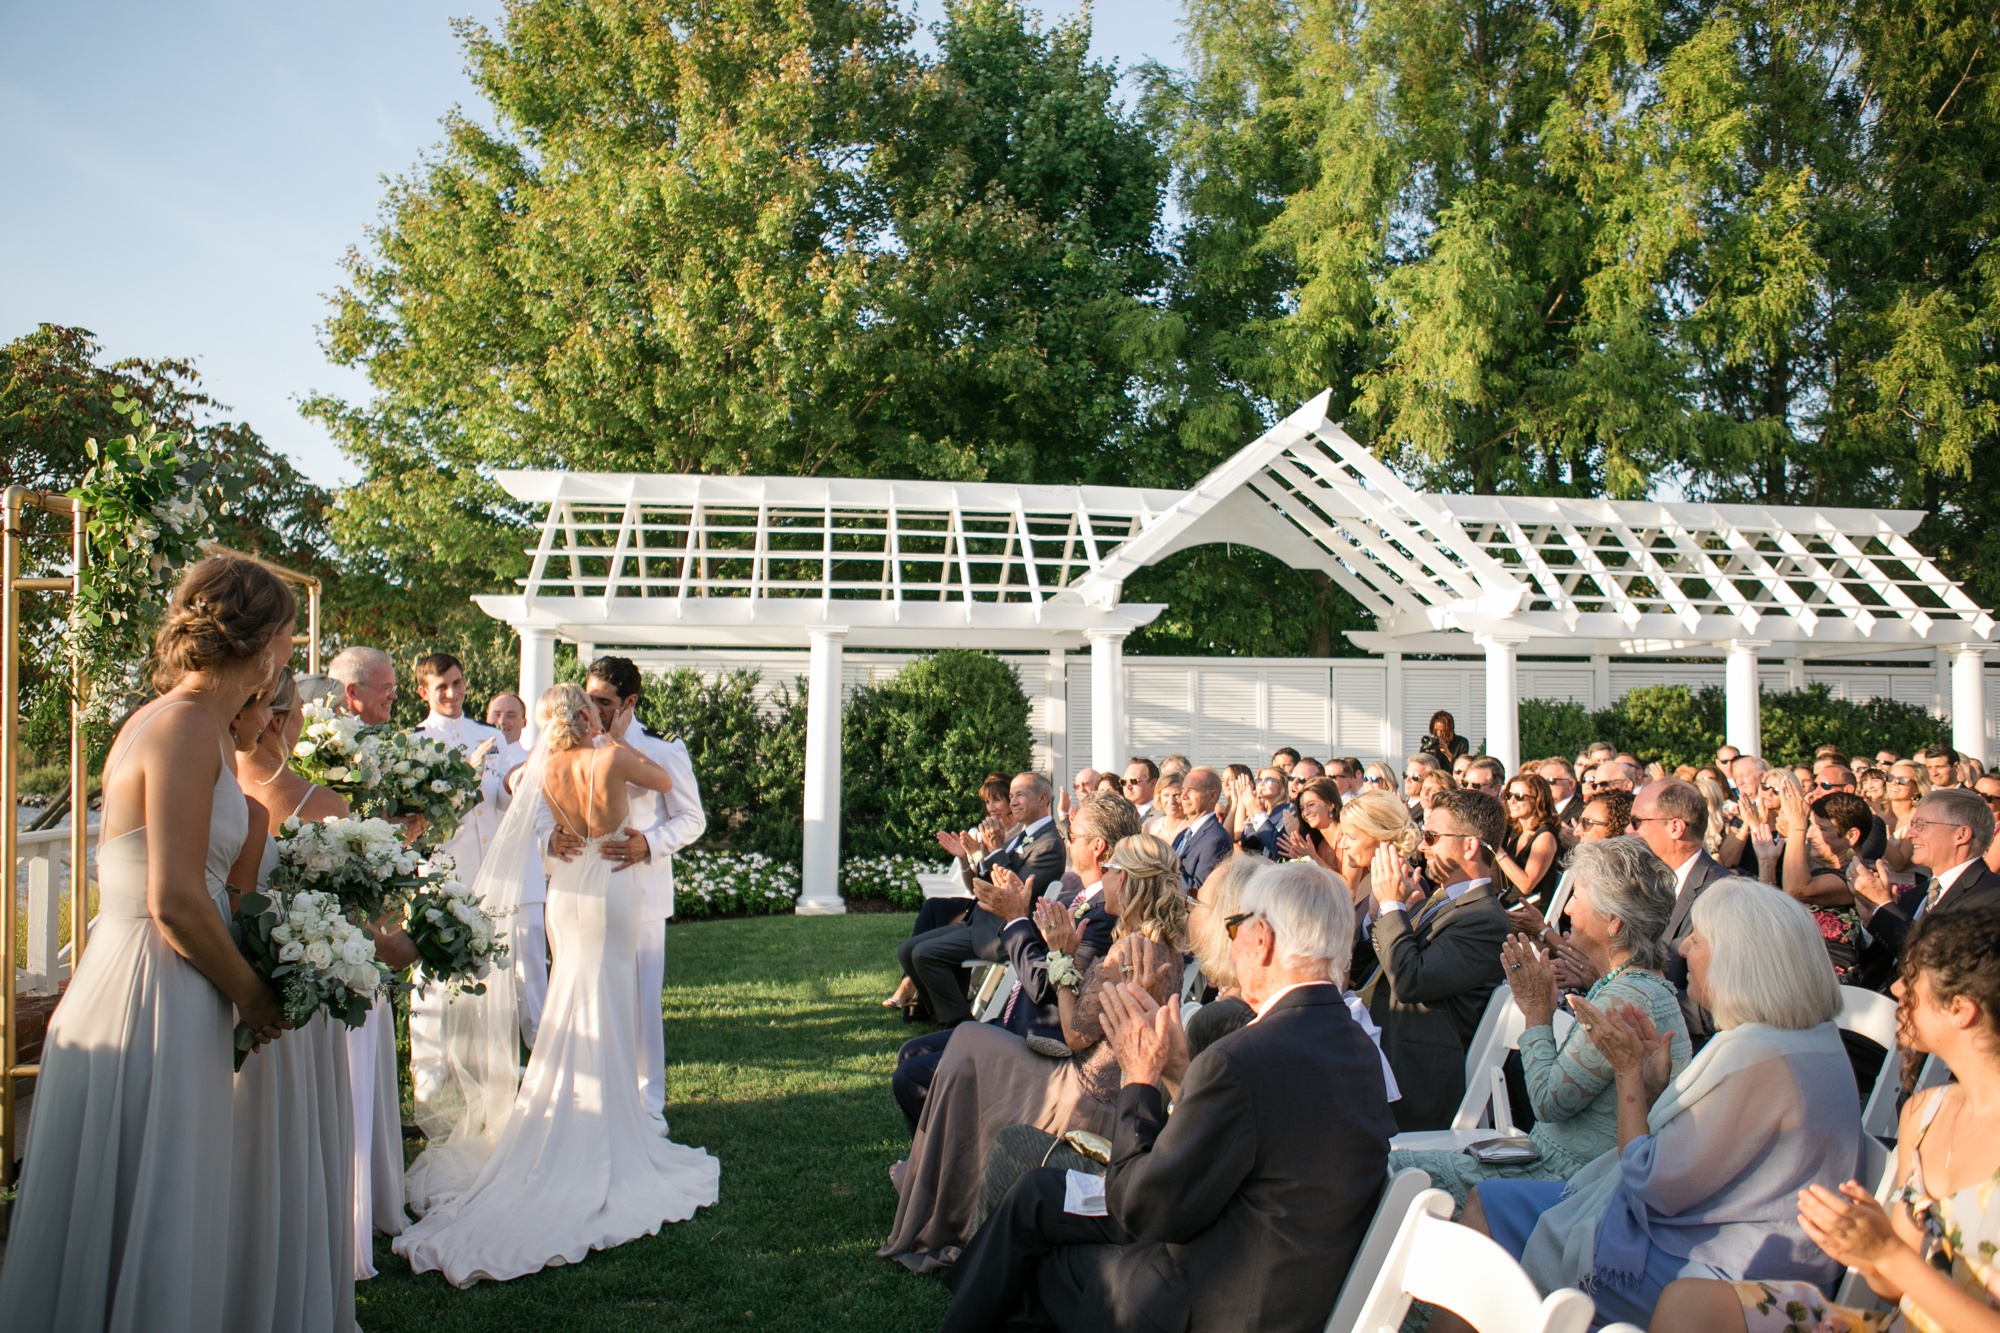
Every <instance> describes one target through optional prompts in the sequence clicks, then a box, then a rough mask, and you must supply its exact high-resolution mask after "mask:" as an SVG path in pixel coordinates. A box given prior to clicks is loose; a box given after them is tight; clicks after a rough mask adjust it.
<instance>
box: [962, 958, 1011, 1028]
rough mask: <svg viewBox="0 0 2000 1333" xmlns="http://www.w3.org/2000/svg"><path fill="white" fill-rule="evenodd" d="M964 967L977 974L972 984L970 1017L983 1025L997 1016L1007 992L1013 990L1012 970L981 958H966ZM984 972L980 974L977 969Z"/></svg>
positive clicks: (1009, 967) (1005, 965)
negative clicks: (982, 969)
mask: <svg viewBox="0 0 2000 1333" xmlns="http://www.w3.org/2000/svg"><path fill="white" fill-rule="evenodd" d="M964 966H965V967H967V968H969V969H971V970H973V971H974V972H979V976H978V979H977V980H976V981H974V982H973V983H972V1016H973V1018H974V1019H976V1020H977V1021H979V1022H981V1023H984V1022H985V1021H986V1020H987V1019H989V1018H995V1017H997V1016H998V1015H999V1013H1000V1009H1001V1006H1003V1005H1005V1004H1006V1003H1007V995H1008V992H1010V991H1012V990H1013V989H1014V969H1013V968H1012V967H1011V966H1009V965H1008V964H1006V963H989V962H987V961H986V960H985V959H983V958H968V959H966V960H965V963H964ZM981 968H984V969H985V971H983V972H980V971H979V969H981Z"/></svg>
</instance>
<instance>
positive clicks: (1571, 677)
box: [1480, 662, 1595, 708]
mask: <svg viewBox="0 0 2000 1333" xmlns="http://www.w3.org/2000/svg"><path fill="white" fill-rule="evenodd" d="M1515 680H1516V682H1517V683H1518V684H1519V685H1520V687H1521V697H1522V698H1523V699H1548V700H1552V701H1560V700H1568V701H1570V702H1572V703H1580V704H1582V705H1583V706H1584V707H1585V708H1588V707H1590V696H1591V693H1592V691H1593V689H1594V688H1595V687H1594V683H1593V679H1592V673H1591V670H1590V668H1589V667H1575V666H1535V665H1533V664H1531V663H1528V662H1522V663H1521V664H1520V665H1519V666H1517V667H1516V668H1515ZM1480 689H1481V690H1482V691H1483V690H1484V689H1485V685H1484V683H1483V682H1482V683H1481V685H1480Z"/></svg>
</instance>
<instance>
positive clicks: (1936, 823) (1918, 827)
mask: <svg viewBox="0 0 2000 1333" xmlns="http://www.w3.org/2000/svg"><path fill="white" fill-rule="evenodd" d="M1903 827H1904V828H1905V829H1906V830H1908V831H1909V832H1911V833H1922V832H1923V831H1924V830H1925V829H1927V828H1965V827H1967V826H1966V825H1964V824H1954V823H1952V822H1951V821H1950V820H1948V819H1912V820H1911V821H1910V822H1909V823H1907V824H1905V825H1903Z"/></svg>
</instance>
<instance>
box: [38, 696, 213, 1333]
mask: <svg viewBox="0 0 2000 1333" xmlns="http://www.w3.org/2000/svg"><path fill="white" fill-rule="evenodd" d="M176 706H178V705H176V704H171V703H170V704H166V705H163V706H162V707H160V708H157V709H155V710H154V711H153V712H152V713H151V714H150V715H149V716H148V717H147V718H146V719H145V720H143V721H141V722H140V723H139V724H138V726H137V727H135V728H133V729H132V733H131V735H130V736H129V737H127V738H123V740H124V744H123V745H122V746H121V747H120V748H119V751H118V754H117V755H116V756H114V757H113V760H112V765H113V766H114V767H111V768H108V769H107V771H106V774H105V779H106V784H105V785H106V786H107V787H108V786H109V785H110V782H109V780H110V775H111V773H112V772H114V771H116V770H115V765H116V764H119V763H122V762H124V757H125V755H127V754H129V753H131V749H132V745H133V744H134V743H136V742H137V740H138V738H139V733H140V732H143V731H144V730H145V729H146V728H147V727H148V726H151V725H152V721H153V718H156V717H158V716H159V715H160V714H161V713H162V712H164V711H166V709H167V708H172V707H176ZM249 832H250V818H249V808H248V806H247V805H246V804H245V803H244V800H243V790H242V788H240V787H238V786H237V785H236V775H235V774H234V773H233V772H232V771H231V765H230V762H229V758H228V756H227V755H224V756H223V762H222V771H221V772H220V773H218V774H217V775H216V779H215V804H214V808H213V810H212V811H211V812H210V814H209V817H208V855H207V858H206V865H205V878H206V880H207V885H208V892H209V896H210V897H211V898H213V899H214V900H215V908H216V911H217V912H218V913H220V914H221V915H222V917H223V918H224V919H225V920H227V919H228V916H229V894H228V890H227V889H226V887H225V881H226V879H227V877H228V875H229V868H230V867H231V866H232V865H234V864H235V862H236V856H237V853H238V852H240V851H241V850H242V848H243V842H244V839H245V838H247V837H248V836H249ZM146 843H147V837H146V828H145V826H144V825H143V824H142V825H140V826H139V827H138V828H135V829H131V830H130V831H128V832H126V833H123V834H120V835H119V836H118V837H116V838H112V839H110V840H108V841H106V842H104V843H102V844H101V845H100V846H99V848H98V853H97V881H98V890H97V891H98V910H97V918H96V920H95V922H94V923H93V924H92V926H91V929H90V933H89V938H88V943H87V946H86V947H85V949H84V951H83V961H82V962H81V964H79V965H78V967H77V969H76V974H75V976H74V977H73V978H72V980H71V981H70V985H69V990H68V992H67V993H66V994H65V995H64V996H63V999H62V1003H61V1004H60V1005H58V1006H57V1008H56V1011H55V1015H54V1016H53V1017H52V1018H51V1019H50V1021H49V1032H48V1039H47V1041H46V1043H45V1044H44V1046H43V1054H42V1066H41V1074H40V1077H38V1078H37V1079H36V1080H35V1096H34V1102H33V1104H32V1108H31V1110H30V1112H29V1125H28V1145H27V1159H26V1164H25V1167H24V1171H23V1175H22V1183H21V1197H20V1199H19V1201H18V1202H17V1203H16V1204H15V1206H14V1216H13V1219H12V1223H11V1226H10V1228H9V1236H8V1242H7V1264H6V1268H5V1269H4V1271H0V1329H5V1330H6V1331H7V1333H44V1330H47V1331H48V1333H56V1331H57V1330H60V1331H61V1333H73V1331H74V1330H80V1329H87V1330H91V1331H92V1333H95V1331H96V1330H99V1329H104V1330H109V1331H110V1333H128V1331H129V1333H142V1331H143V1333H212V1330H214V1329H215V1328H216V1327H217V1326H218V1325H219V1324H220V1323H221V1321H222V1304H223V1282H224V1271H225V1265H226V1256H227V1244H228V1239H229V1160H230V1139H231V1132H230V1094H231V1078H232V1075H231V1070H230V1062H231V1059H232V1053H233V1050H234V1045H233V1043H232V1041H231V1035H230V1034H231V1032H232V1031H233V1030H234V1027H235V1011H234V1009H233V1007H232V1006H231V1005H230V1003H229V1001H228V1000H227V999H226V998H224V996H223V994H222V992H221V991H219V990H217V989H216V988H215V987H214V986H213V985H212V984H210V982H209V980H208V978H207V977H204V976H203V975H202V974H201V973H200V972H198V971H196V970H195V968H194V965H193V964H191V963H189V962H188V961H187V960H186V959H184V958H182V957H181V956H180V955H179V954H178V953H176V952H175V951H174V948H173V946H172V945H170V944H168V943H167V940H166V937H165V936H164V935H162V934H161V933H160V930H159V927H158V926H156V925H155V924H154V922H153V918H152V914H151V913H150V912H149V911H148V909H147V906H146V857H147V848H146Z"/></svg>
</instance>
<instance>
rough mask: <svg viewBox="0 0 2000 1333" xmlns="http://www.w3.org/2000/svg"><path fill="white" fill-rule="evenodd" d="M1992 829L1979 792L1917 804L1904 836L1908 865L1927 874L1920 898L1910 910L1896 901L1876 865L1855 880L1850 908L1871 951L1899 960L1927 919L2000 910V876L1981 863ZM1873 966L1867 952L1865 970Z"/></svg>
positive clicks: (1937, 794)
mask: <svg viewBox="0 0 2000 1333" xmlns="http://www.w3.org/2000/svg"><path fill="white" fill-rule="evenodd" d="M1993 825H1994V814H1993V807H1992V806H1991V805H1989V804H1987V800H1986V798H1985V797H1984V796H1981V795H1980V794H1979V793H1978V792H1972V791H1966V790H1964V789H1963V788H1957V787H1953V788H1947V789H1946V790H1944V791H1933V792H1932V793H1931V794H1930V795H1929V796H1926V797H1924V799H1923V800H1922V801H1921V802H1919V803H1918V805H1917V811H1916V814H1915V816H1914V817H1912V818H1911V820H1910V822H1909V824H1908V825H1906V826H1905V829H1904V831H1905V833H1907V834H1908V843H1909V848H1910V859H1911V860H1912V861H1914V862H1916V864H1918V865H1920V866H1922V867H1924V868H1925V869H1926V870H1928V871H1930V872H1931V882H1930V887H1929V888H1928V889H1927V890H1926V891H1925V892H1924V895H1923V898H1922V899H1921V900H1919V901H1918V902H1916V903H1915V905H1914V906H1910V905H1908V904H1907V900H1904V901H1898V900H1897V898H1896V896H1895V886H1894V885H1892V884H1890V883H1889V881H1888V877H1887V876H1886V875H1884V874H1883V873H1882V868H1881V867H1880V866H1879V865H1878V866H1872V867H1871V866H1863V867H1862V868H1861V869H1860V870H1859V871H1858V872H1857V873H1856V875H1855V877H1854V905H1855V907H1856V908H1857V909H1859V911H1860V913H1861V919H1862V922H1863V924H1864V925H1866V926H1867V928H1868V934H1869V936H1870V941H1869V943H1870V947H1871V949H1873V948H1880V949H1882V950H1886V951H1887V954H1888V956H1889V957H1890V958H1898V957H1900V956H1901V955H1902V952H1903V942H1904V940H1905V939H1906V938H1907V937H1908V936H1909V933H1910V927H1912V926H1914V925H1915V924H1916V923H1917V922H1919V921H1922V920H1923V919H1924V918H1925V917H1927V916H1930V915H1933V914H1935V913H1941V912H1958V911H1964V910H1966V909H1968V908H1974V907H1993V906H2000V871H1996V870H1994V869H1993V868H1992V867H1991V866H1989V865H1987V864H1986V859H1985V857H1986V852H1987V850H1988V849H1989V848H1991V847H1992V845H1993ZM1872 961H1875V960H1874V959H1873V958H1871V955H1870V954H1869V953H1866V952H1865V953H1864V954H1863V957H1862V962H1863V966H1864V967H1866V966H1867V965H1869V963H1870V962H1872Z"/></svg>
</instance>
